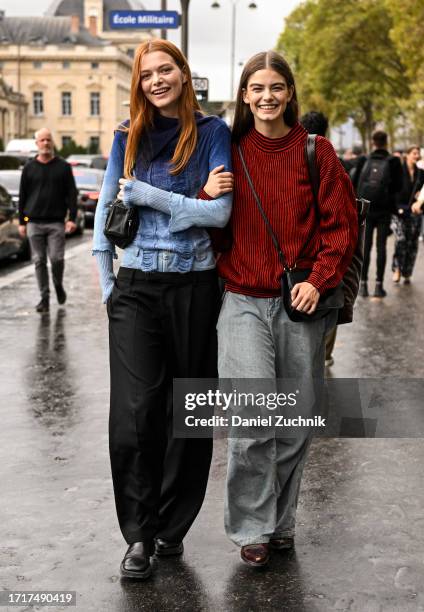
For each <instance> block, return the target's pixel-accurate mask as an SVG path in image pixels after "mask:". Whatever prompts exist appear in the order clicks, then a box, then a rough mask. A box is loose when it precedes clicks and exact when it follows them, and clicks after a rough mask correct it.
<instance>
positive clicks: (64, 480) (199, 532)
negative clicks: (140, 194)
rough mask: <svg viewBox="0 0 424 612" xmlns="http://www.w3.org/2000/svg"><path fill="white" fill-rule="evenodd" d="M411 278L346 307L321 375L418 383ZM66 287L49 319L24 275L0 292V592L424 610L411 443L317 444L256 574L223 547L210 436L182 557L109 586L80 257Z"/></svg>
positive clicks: (417, 453) (419, 509)
mask: <svg viewBox="0 0 424 612" xmlns="http://www.w3.org/2000/svg"><path fill="white" fill-rule="evenodd" d="M417 270H418V272H417V277H416V279H415V280H414V284H413V285H411V286H409V287H405V288H403V287H398V288H393V289H390V291H389V295H388V296H387V298H386V301H384V302H382V301H380V302H379V303H378V302H375V301H372V300H368V301H367V300H359V301H358V305H357V309H356V314H355V318H356V322H355V324H354V325H352V326H343V327H342V328H341V329H340V331H339V334H338V339H337V344H336V351H335V365H334V367H333V368H332V369H331V372H330V374H331V375H332V376H335V377H339V378H340V377H367V378H369V377H375V378H380V379H381V378H383V377H384V376H390V377H391V380H393V379H394V378H396V376H397V375H398V376H403V377H405V378H407V377H411V378H417V379H418V378H422V373H423V366H424V345H423V343H422V341H421V336H422V330H423V329H424V309H423V308H422V304H423V303H424V289H423V280H424V258H423V253H422V252H421V253H420V258H419V261H418V268H417ZM65 279H66V289H67V291H68V295H69V301H68V303H67V304H66V306H65V308H59V307H58V306H57V305H56V304H54V303H52V306H51V314H50V316H49V317H40V316H39V315H37V314H36V313H35V312H34V305H35V304H36V303H37V301H38V295H37V289H36V286H35V279H34V277H33V276H28V277H26V278H24V279H23V280H20V281H19V283H17V284H14V285H10V286H5V287H2V288H1V289H0V300H1V309H0V323H1V343H0V362H1V368H0V376H1V388H2V401H1V405H0V411H1V412H0V417H1V421H0V422H1V424H2V434H3V435H2V441H1V442H2V443H1V444H0V466H1V468H0V469H1V483H2V491H1V494H2V502H1V518H2V520H1V523H0V568H1V571H0V573H1V578H0V588H2V589H20V590H22V589H27V590H28V589H36V590H43V589H58V590H75V591H76V592H77V608H76V609H77V610H81V611H82V612H99V611H101V612H138V611H142V612H144V611H145V612H168V611H169V612H179V611H181V612H198V611H207V612H262V611H267V610H272V611H274V610H275V611H279V612H280V611H281V612H286V611H287V612H330V611H331V610H340V611H348V612H419V611H424V592H423V589H422V576H424V563H423V558H424V557H423V550H424V512H423V508H424V486H423V484H424V482H423V479H424V474H423V469H422V465H423V463H424V445H423V444H422V440H420V439H415V440H412V439H395V438H393V439H360V438H358V439H347V438H344V439H331V438H323V439H315V440H314V442H313V444H312V447H311V452H310V456H309V460H308V463H307V466H306V469H305V477H304V481H303V485H302V490H301V496H300V502H299V511H298V521H297V536H296V548H295V550H294V551H291V552H284V553H275V554H273V556H272V559H271V563H270V565H269V567H268V568H266V569H265V570H264V571H254V570H252V569H251V568H248V567H245V566H243V565H242V564H241V562H240V558H239V549H238V548H237V547H236V546H234V545H233V544H232V543H231V542H230V541H229V540H228V539H227V537H226V536H225V532H224V526H223V513H224V507H223V506H224V504H223V497H224V495H223V493H224V480H225V470H226V444H225V440H218V441H216V443H215V449H214V459H213V464H212V467H211V476H210V481H209V485H208V491H207V495H206V500H205V503H204V506H203V508H202V511H201V513H200V515H199V517H198V519H197V521H196V522H195V524H194V525H193V528H192V529H191V531H190V533H189V534H188V536H187V538H186V541H185V553H184V555H183V557H182V558H178V559H172V558H170V559H163V558H161V559H156V560H155V573H154V575H153V577H152V579H151V580H149V581H146V582H145V583H134V584H133V583H131V582H126V581H122V580H121V579H120V577H119V564H120V561H121V559H122V556H123V555H124V553H125V550H126V548H127V545H126V544H125V542H124V541H123V539H122V536H121V533H120V531H119V528H118V525H117V522H116V515H115V509H114V500H113V493H112V482H111V478H110V467H109V457H108V435H107V425H108V407H109V398H108V385H109V380H108V346H107V333H108V332H107V320H106V314H105V310H104V307H103V306H102V305H101V304H100V292H99V289H98V279H97V271H96V268H95V262H94V259H93V258H92V257H91V255H90V252H89V245H87V252H86V253H81V254H80V255H78V257H75V258H74V259H71V260H70V261H69V262H67V267H66V272H65ZM404 289H405V290H404ZM405 309H407V310H408V324H405V317H404V313H405ZM406 408H407V407H406ZM351 416H352V415H351ZM13 609H18V608H13ZM54 609H55V610H60V609H65V608H59V607H56V608H54Z"/></svg>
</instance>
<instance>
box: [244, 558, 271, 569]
mask: <svg viewBox="0 0 424 612" xmlns="http://www.w3.org/2000/svg"><path fill="white" fill-rule="evenodd" d="M240 559H241V560H242V561H243V563H244V564H245V565H248V566H249V567H256V568H258V569H259V568H261V567H265V566H266V565H268V563H269V557H268V559H266V561H263V562H262V563H256V562H255V561H248V560H247V559H243V557H242V556H240Z"/></svg>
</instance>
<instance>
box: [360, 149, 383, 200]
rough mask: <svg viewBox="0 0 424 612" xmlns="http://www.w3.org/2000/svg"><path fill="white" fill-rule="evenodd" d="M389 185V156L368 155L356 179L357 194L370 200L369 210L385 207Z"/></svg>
mask: <svg viewBox="0 0 424 612" xmlns="http://www.w3.org/2000/svg"><path fill="white" fill-rule="evenodd" d="M389 185H390V156H387V157H382V158H381V157H380V158H378V157H371V156H370V157H368V159H367V160H366V162H365V164H364V165H363V167H362V170H361V174H360V176H359V180H358V186H357V190H356V191H357V194H358V197H359V198H364V199H365V200H369V201H370V202H371V205H370V206H371V210H373V209H374V210H375V209H379V208H387V206H388V202H387V201H388V199H389Z"/></svg>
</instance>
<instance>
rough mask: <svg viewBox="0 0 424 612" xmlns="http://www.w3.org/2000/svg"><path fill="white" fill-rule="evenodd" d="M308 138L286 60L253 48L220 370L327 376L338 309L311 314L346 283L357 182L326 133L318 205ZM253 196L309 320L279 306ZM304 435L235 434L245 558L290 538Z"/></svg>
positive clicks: (231, 458)
mask: <svg viewBox="0 0 424 612" xmlns="http://www.w3.org/2000/svg"><path fill="white" fill-rule="evenodd" d="M306 139H307V132H306V130H305V129H304V128H303V127H302V126H301V125H300V123H299V122H298V103H297V96H296V87H295V83H294V78H293V74H292V72H291V70H290V67H289V66H288V64H287V62H286V61H285V60H284V59H283V57H281V56H280V55H279V54H278V53H275V52H274V51H269V52H264V53H258V54H257V55H255V56H254V57H252V58H251V59H250V60H249V61H248V62H247V64H246V66H245V67H244V70H243V73H242V75H241V80H240V85H239V89H238V94H237V102H236V110H235V117H234V127H233V156H232V158H233V172H234V198H233V212H232V216H231V221H230V227H231V232H232V247H231V249H230V250H229V251H228V252H225V253H223V254H222V255H221V257H220V259H219V261H218V272H219V274H220V276H222V277H223V278H224V279H225V281H226V284H225V289H226V294H225V297H224V301H223V306H222V309H221V313H220V316H219V321H218V346H219V351H218V370H219V376H220V378H224V379H225V378H231V379H246V378H250V379H255V378H260V379H269V380H271V381H272V380H273V379H276V378H284V379H296V380H299V379H301V380H302V381H305V382H306V383H308V381H312V380H313V379H315V378H318V379H322V378H323V372H324V356H325V355H324V352H325V335H326V332H327V331H328V330H329V329H331V328H332V327H334V325H335V323H336V319H335V316H334V315H337V310H336V311H333V314H332V315H327V316H326V317H324V318H321V319H315V320H308V318H307V315H310V314H312V313H313V312H314V311H315V309H316V307H317V304H318V300H319V298H320V295H321V294H323V293H324V292H325V291H326V290H327V289H330V288H333V287H336V286H337V285H338V284H339V283H340V280H341V279H342V277H343V274H344V272H345V271H346V269H347V267H348V266H349V263H350V261H351V258H352V255H353V252H354V248H355V245H356V241H357V228H358V222H357V214H356V206H355V196H354V193H353V189H352V186H351V182H350V179H349V177H348V175H347V174H346V172H345V171H344V169H343V167H342V165H341V163H340V162H339V160H338V158H337V155H336V153H335V151H334V149H333V146H332V144H331V143H330V142H329V141H328V140H327V139H326V138H324V137H320V136H317V137H316V167H317V172H318V174H319V182H320V187H319V192H318V198H317V205H316V206H315V205H314V197H313V190H312V186H311V183H310V179H309V173H308V165H307V157H306V154H305V145H306ZM254 191H255V192H256V196H255V194H254ZM258 200H259V201H260V203H261V206H262V209H263V212H264V213H265V215H266V217H267V218H268V221H269V224H270V226H271V228H272V230H273V233H274V235H275V237H276V239H277V241H278V244H279V247H280V249H281V251H283V252H284V257H285V260H286V262H287V265H288V267H289V268H290V269H294V268H295V267H296V268H297V269H301V268H304V269H308V270H310V272H309V275H306V280H305V281H303V282H298V283H297V284H296V285H294V287H293V288H292V290H291V298H292V306H293V308H294V309H295V310H296V311H297V312H298V313H303V314H304V315H306V316H305V320H302V321H293V320H292V319H291V316H293V314H292V313H291V316H289V314H288V312H287V311H286V308H285V306H284V301H283V299H282V296H281V279H282V275H284V274H285V272H286V269H285V265H283V263H282V261H281V258H280V257H279V253H278V251H277V248H276V244H275V243H274V242H273V240H272V238H271V234H270V231H269V228H268V227H267V225H266V223H265V220H264V217H263V215H262V214H261V212H260V208H259V204H258ZM290 312H291V311H290ZM297 316H298V315H297ZM295 318H296V317H295ZM238 382H240V381H238ZM302 389H303V387H300V391H301V392H302ZM309 442H310V435H309V434H308V433H307V432H306V433H303V431H302V430H299V433H298V434H297V435H295V436H293V437H291V438H290V439H288V438H287V437H283V438H279V437H277V436H275V435H272V432H271V435H270V436H269V437H265V438H264V437H262V438H260V439H259V438H255V437H253V436H252V437H251V438H244V439H243V438H230V439H229V447H228V473H227V490H226V511H225V524H226V530H227V534H228V536H229V537H230V538H231V539H232V540H233V541H234V542H235V543H236V544H238V545H239V546H241V558H242V560H243V561H244V562H245V563H247V564H248V565H250V566H253V567H261V566H263V565H266V564H267V563H268V560H269V555H270V549H271V548H273V549H284V548H289V547H291V546H292V545H293V538H294V532H295V518H296V506H297V500H298V495H299V487H300V480H301V476H302V470H303V466H304V463H305V458H306V453H307V449H308V446H309Z"/></svg>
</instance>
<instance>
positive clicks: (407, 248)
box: [391, 145, 424, 285]
mask: <svg viewBox="0 0 424 612" xmlns="http://www.w3.org/2000/svg"><path fill="white" fill-rule="evenodd" d="M419 159H420V150H419V148H418V146H416V145H414V146H411V147H409V148H408V149H407V151H406V158H405V161H404V162H403V164H402V189H401V190H400V191H399V193H397V194H396V200H395V201H396V212H395V214H394V215H393V216H392V223H391V228H392V230H393V233H394V235H395V251H394V254H393V262H392V270H393V282H394V283H399V282H400V280H401V278H402V277H403V282H404V284H406V285H408V284H409V283H410V282H411V276H412V271H413V269H414V264H415V259H416V257H417V251H418V239H419V236H420V230H421V215H420V213H419V212H418V213H417V210H418V208H417V207H414V203H415V200H417V199H418V197H419V192H420V190H421V188H422V186H423V184H424V170H422V169H421V168H418V167H417V162H418V160H419Z"/></svg>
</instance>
